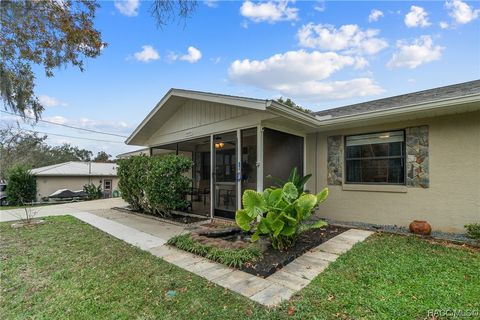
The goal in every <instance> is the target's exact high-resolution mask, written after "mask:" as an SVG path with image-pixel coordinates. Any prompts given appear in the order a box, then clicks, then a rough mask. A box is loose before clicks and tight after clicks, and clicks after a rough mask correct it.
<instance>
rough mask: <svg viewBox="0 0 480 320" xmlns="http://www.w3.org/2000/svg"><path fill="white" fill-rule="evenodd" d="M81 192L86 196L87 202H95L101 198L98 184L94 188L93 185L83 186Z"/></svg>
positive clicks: (100, 187)
mask: <svg viewBox="0 0 480 320" xmlns="http://www.w3.org/2000/svg"><path fill="white" fill-rule="evenodd" d="M83 191H84V192H85V193H86V194H87V198H88V200H96V199H100V198H101V197H102V185H101V184H99V185H98V187H96V186H95V185H94V184H93V183H89V184H86V185H84V186H83Z"/></svg>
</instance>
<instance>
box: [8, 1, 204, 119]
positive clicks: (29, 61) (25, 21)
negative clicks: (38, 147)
mask: <svg viewBox="0 0 480 320" xmlns="http://www.w3.org/2000/svg"><path fill="white" fill-rule="evenodd" d="M98 7H99V2H97V1H95V0H41V1H32V0H2V1H0V57H1V58H0V100H1V101H2V104H3V107H4V109H5V110H10V111H12V112H14V113H16V114H19V115H21V116H23V117H25V115H26V114H32V115H34V116H35V118H36V119H39V118H40V116H41V113H42V111H43V109H44V107H43V106H42V104H41V103H40V101H39V99H38V97H37V96H36V94H35V74H34V72H33V71H32V66H33V65H37V66H40V67H43V69H44V71H45V74H46V75H47V77H53V76H54V70H55V69H56V68H60V67H67V66H70V65H72V66H75V67H78V68H79V69H80V71H83V70H84V61H85V60H86V59H87V58H96V57H98V56H99V55H100V54H101V51H102V49H103V48H104V47H105V46H106V45H107V44H106V43H105V42H104V41H103V40H102V35H101V32H100V31H99V30H98V29H96V28H95V27H94V19H95V13H96V9H97V8H98ZM196 7H197V1H191V0H154V1H153V2H152V5H151V14H152V16H153V17H154V19H155V20H156V23H157V25H158V26H160V27H162V26H165V25H166V24H167V23H169V22H170V21H172V20H175V18H177V17H180V18H181V19H183V20H184V21H185V20H186V19H187V18H188V17H190V15H191V13H193V12H194V11H195V9H196Z"/></svg>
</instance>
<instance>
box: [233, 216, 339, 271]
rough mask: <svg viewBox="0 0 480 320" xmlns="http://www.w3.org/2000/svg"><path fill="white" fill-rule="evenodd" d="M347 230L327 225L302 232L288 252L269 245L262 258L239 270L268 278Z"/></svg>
mask: <svg viewBox="0 0 480 320" xmlns="http://www.w3.org/2000/svg"><path fill="white" fill-rule="evenodd" d="M347 230H348V228H344V227H339V226H334V225H328V226H327V227H325V228H321V229H311V230H308V231H306V232H304V233H303V234H302V235H301V236H300V238H299V239H298V241H297V242H296V244H295V245H294V246H293V247H291V248H289V249H288V250H285V251H279V250H276V249H274V248H273V247H272V246H271V245H269V246H268V247H267V249H266V250H265V251H263V257H261V258H259V259H258V260H256V261H255V262H254V263H253V264H245V265H244V266H243V267H242V268H241V270H242V271H245V272H247V273H250V274H253V275H255V276H259V277H264V278H265V277H268V276H269V275H272V274H273V273H275V271H277V270H278V269H281V268H282V267H284V266H286V265H287V264H289V263H290V262H292V261H293V260H295V258H297V257H299V256H301V255H302V254H304V253H305V252H307V251H308V250H310V249H312V248H314V247H316V246H318V245H320V244H322V243H323V242H325V241H327V240H329V239H331V238H333V237H335V236H337V235H339V234H340V233H342V232H344V231H347Z"/></svg>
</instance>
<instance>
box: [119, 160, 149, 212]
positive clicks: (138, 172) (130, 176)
mask: <svg viewBox="0 0 480 320" xmlns="http://www.w3.org/2000/svg"><path fill="white" fill-rule="evenodd" d="M149 159H150V158H149V157H146V156H144V155H141V156H133V157H130V158H127V159H121V160H120V161H118V169H117V175H118V178H119V181H118V188H119V189H120V192H121V195H122V198H123V200H125V201H126V202H127V203H128V204H130V205H131V206H132V209H133V210H142V209H143V208H144V206H145V193H144V189H145V183H146V181H147V173H148V165H149V162H150V160H149Z"/></svg>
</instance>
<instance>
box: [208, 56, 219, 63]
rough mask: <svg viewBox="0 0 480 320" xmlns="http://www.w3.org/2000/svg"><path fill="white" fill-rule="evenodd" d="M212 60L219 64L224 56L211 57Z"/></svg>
mask: <svg viewBox="0 0 480 320" xmlns="http://www.w3.org/2000/svg"><path fill="white" fill-rule="evenodd" d="M210 61H212V62H213V63H214V64H218V63H220V61H222V57H216V58H210Z"/></svg>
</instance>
